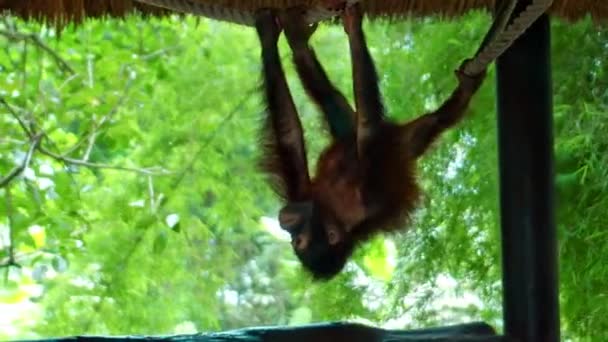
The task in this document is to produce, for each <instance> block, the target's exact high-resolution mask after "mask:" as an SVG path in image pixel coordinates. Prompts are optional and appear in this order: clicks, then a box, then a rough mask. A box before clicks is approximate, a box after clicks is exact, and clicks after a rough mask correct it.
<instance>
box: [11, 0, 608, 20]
mask: <svg viewBox="0 0 608 342" xmlns="http://www.w3.org/2000/svg"><path fill="white" fill-rule="evenodd" d="M347 1H349V2H352V1H357V0H347ZM495 1H496V0H361V2H362V4H363V7H364V8H365V11H366V13H368V14H369V15H370V16H371V17H393V18H394V17H407V16H410V17H412V16H413V17H420V16H429V15H440V16H444V17H457V16H459V15H462V14H464V13H466V12H467V11H470V10H476V9H484V10H489V9H491V8H494V2H495ZM328 2H336V0H138V1H133V0H0V10H9V11H10V12H11V13H13V14H15V15H18V16H20V17H23V18H28V19H32V18H33V19H40V20H50V21H53V22H59V23H65V22H66V21H74V22H79V21H81V20H82V19H83V18H85V17H102V16H113V17H121V16H124V15H126V14H128V13H132V12H138V13H143V14H147V15H165V14H167V13H170V12H169V11H168V10H165V9H170V10H176V11H178V12H187V13H194V14H198V15H203V16H206V17H210V18H214V19H219V20H226V21H231V22H235V23H241V24H251V21H252V13H253V12H254V11H255V10H256V9H258V8H262V7H272V8H286V7H291V6H297V5H305V6H307V7H308V8H310V9H311V11H310V17H311V18H312V19H313V20H321V19H325V18H328V17H331V16H332V15H333V14H335V13H332V12H331V11H328V10H326V8H327V6H326V4H327V3H328ZM156 6H158V7H156ZM163 8H164V9H163ZM550 12H551V14H552V15H554V16H557V17H560V18H562V19H566V20H568V21H575V20H578V19H581V18H583V17H585V16H587V15H589V16H591V17H592V18H593V20H594V21H595V22H597V23H603V24H606V23H608V0H554V3H553V5H552V7H551V11H550Z"/></svg>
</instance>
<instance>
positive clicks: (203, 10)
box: [136, 0, 553, 75]
mask: <svg viewBox="0 0 608 342" xmlns="http://www.w3.org/2000/svg"><path fill="white" fill-rule="evenodd" d="M136 1H139V2H142V3H146V4H149V5H153V6H157V7H164V8H167V9H170V10H174V11H178V12H184V13H191V14H195V15H202V16H205V17H208V18H211V19H215V20H222V21H228V22H232V23H236V24H241V25H248V26H252V25H254V20H255V18H254V15H255V13H253V11H248V10H244V9H239V8H234V7H226V6H222V5H217V4H212V3H209V2H199V1H196V0H136ZM359 1H360V0H347V1H346V2H347V3H348V4H353V3H356V2H359ZM516 2H517V0H512V3H511V4H509V6H510V7H509V8H508V9H507V10H506V11H505V12H504V13H503V17H501V18H497V20H499V21H500V22H499V23H498V27H497V29H496V32H494V33H493V37H490V38H489V41H488V43H487V45H486V46H484V47H483V48H482V49H481V51H479V53H477V55H476V56H475V57H474V58H472V59H471V61H469V63H467V65H466V66H465V69H464V72H465V73H466V74H467V75H477V74H479V73H480V72H482V71H483V70H484V69H486V68H487V66H488V65H489V64H490V63H491V62H492V61H493V60H495V59H496V58H498V57H499V56H500V55H501V54H502V53H503V52H504V51H505V50H506V49H507V48H509V46H511V44H513V42H514V41H515V40H516V39H517V38H518V37H519V36H520V35H521V34H522V33H524V31H525V30H526V29H528V27H530V26H531V25H532V24H533V23H534V22H535V21H536V19H538V18H539V17H540V16H541V15H542V14H543V13H545V12H546V11H547V9H549V7H550V6H551V4H552V3H553V0H535V1H534V2H533V3H532V4H530V5H529V6H528V7H526V9H525V10H524V11H523V12H522V13H521V14H520V15H519V16H518V17H517V18H516V19H515V20H514V21H513V23H512V24H511V25H509V26H507V27H506V29H505V26H506V23H507V22H508V20H509V17H510V15H511V13H512V11H513V9H514V7H515V4H516ZM338 14H339V12H336V11H331V10H328V9H326V8H323V7H314V8H310V9H309V11H308V18H307V19H308V22H310V23H313V22H318V21H321V20H324V19H329V18H332V17H334V16H336V15H338Z"/></svg>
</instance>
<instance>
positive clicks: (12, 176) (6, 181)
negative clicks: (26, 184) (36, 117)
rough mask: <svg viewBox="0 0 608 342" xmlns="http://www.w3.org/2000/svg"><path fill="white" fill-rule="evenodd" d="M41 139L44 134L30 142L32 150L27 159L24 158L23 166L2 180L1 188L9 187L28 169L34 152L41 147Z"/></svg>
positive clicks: (36, 136)
mask: <svg viewBox="0 0 608 342" xmlns="http://www.w3.org/2000/svg"><path fill="white" fill-rule="evenodd" d="M41 139H42V134H37V135H35V136H34V137H32V139H31V142H30V148H29V149H28V151H27V154H26V155H25V158H23V162H21V165H18V166H16V167H15V168H14V169H12V170H11V172H9V173H8V175H6V176H5V177H4V178H2V179H0V188H3V187H5V186H7V185H8V184H9V183H10V182H11V181H12V180H13V179H15V178H16V177H17V176H19V175H20V174H21V173H22V172H23V170H25V169H26V168H27V167H28V165H29V164H30V161H31V160H32V155H33V154H34V151H36V149H37V148H39V146H40V140H41Z"/></svg>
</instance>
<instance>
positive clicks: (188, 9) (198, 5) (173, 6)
mask: <svg viewBox="0 0 608 342" xmlns="http://www.w3.org/2000/svg"><path fill="white" fill-rule="evenodd" d="M135 1H137V2H141V3H144V4H148V5H152V6H156V7H162V8H167V9H170V10H172V11H178V12H183V13H189V14H194V15H201V16H204V17H207V18H210V19H214V20H221V21H227V22H231V23H235V24H241V25H246V26H253V25H254V24H255V17H254V15H255V11H254V10H252V9H246V8H236V7H227V6H226V5H221V4H219V5H218V4H212V3H210V2H202V1H200V0H135ZM360 1H361V0H346V3H347V4H349V5H350V4H354V3H357V2H360ZM218 2H220V1H218ZM339 14H340V11H332V10H329V9H327V8H324V7H323V6H316V7H313V8H310V9H309V10H308V13H307V19H306V20H307V21H308V22H309V23H311V24H312V23H315V22H319V21H322V20H326V19H330V18H333V17H335V16H336V15H339Z"/></svg>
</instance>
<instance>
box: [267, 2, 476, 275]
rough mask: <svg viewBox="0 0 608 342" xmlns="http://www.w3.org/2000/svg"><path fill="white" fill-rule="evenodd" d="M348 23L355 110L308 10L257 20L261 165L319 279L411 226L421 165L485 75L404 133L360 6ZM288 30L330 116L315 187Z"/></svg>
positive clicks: (282, 217) (306, 78)
mask: <svg viewBox="0 0 608 342" xmlns="http://www.w3.org/2000/svg"><path fill="white" fill-rule="evenodd" d="M342 19H343V25H344V30H345V31H346V33H347V36H348V41H349V45H350V53H351V59H352V68H353V70H352V71H353V84H354V94H355V110H354V111H353V109H352V108H351V106H350V105H349V103H348V101H347V100H346V98H345V97H344V96H343V95H342V93H340V91H338V90H337V89H336V88H335V87H334V86H333V85H332V84H331V82H330V81H329V79H328V78H327V75H326V74H325V71H324V70H323V68H322V66H321V64H320V63H319V61H318V60H317V58H316V56H315V53H314V51H313V50H312V48H311V47H310V46H309V44H308V40H309V38H310V36H311V35H312V33H313V32H314V30H315V27H311V26H309V25H308V24H306V22H305V21H304V17H303V11H302V10H298V9H291V10H287V11H284V12H281V13H278V14H277V13H275V12H273V11H272V10H262V11H260V12H258V14H257V19H256V29H257V32H258V35H259V39H260V42H261V46H262V62H263V78H264V90H265V98H266V102H267V106H268V117H267V120H266V123H265V126H264V133H265V137H264V147H265V154H264V158H263V161H262V165H263V168H264V170H265V172H267V173H268V175H269V176H270V178H271V181H272V183H273V185H275V189H276V190H277V192H278V194H279V195H280V196H282V197H283V199H284V200H285V201H286V205H285V206H284V207H283V208H282V209H281V211H280V213H279V221H280V224H281V227H282V228H283V229H285V230H287V231H288V232H289V233H290V234H291V237H292V246H293V249H294V251H295V253H296V255H297V256H298V258H299V259H300V261H301V262H302V264H303V265H304V267H305V268H306V269H308V270H309V271H310V272H311V273H312V275H313V276H314V277H315V278H317V279H329V278H332V277H333V276H335V275H336V274H337V273H339V272H340V270H342V268H343V267H344V264H345V263H346V261H347V259H348V257H349V256H350V255H351V254H352V252H353V249H354V247H355V245H356V244H357V243H358V242H361V241H364V240H366V239H368V238H369V237H370V236H371V235H372V234H374V233H378V232H387V231H391V230H396V229H403V228H404V227H405V226H406V224H407V221H408V219H409V216H410V214H411V213H412V211H413V210H414V209H415V206H416V204H417V201H418V199H419V194H420V190H419V187H418V185H417V183H416V177H415V168H416V160H417V159H418V158H419V157H420V156H421V155H423V154H424V152H425V151H426V150H427V149H428V148H429V147H430V146H431V145H432V143H433V142H434V141H435V140H436V139H437V138H438V136H439V135H440V134H441V133H442V132H443V131H445V130H446V129H448V128H450V127H452V126H454V125H455V124H456V123H458V122H459V121H460V120H461V119H462V118H463V116H464V114H465V110H466V108H467V106H468V104H469V101H470V99H471V97H472V96H473V94H474V93H475V92H476V91H477V90H478V89H479V87H480V85H481V83H482V82H483V79H484V78H485V71H484V72H483V73H482V74H480V75H477V76H474V77H471V76H467V75H465V74H464V73H463V71H462V70H463V67H462V66H461V67H460V68H459V69H458V70H457V71H456V76H457V78H458V81H459V84H458V87H457V89H456V90H455V91H454V92H453V93H452V95H451V96H450V97H449V98H448V99H447V100H446V101H445V103H443V105H441V107H440V108H439V109H437V110H436V111H435V112H432V113H429V114H425V115H422V116H420V117H418V118H417V119H414V120H412V121H410V122H407V123H405V124H396V123H393V122H389V121H388V120H387V119H386V118H385V116H384V108H383V104H382V100H381V95H380V91H379V87H378V76H377V75H376V70H375V67H374V63H373V61H372V57H371V55H370V53H369V51H368V48H367V44H366V42H365V36H364V33H363V29H362V26H361V23H362V13H361V10H360V8H359V6H358V5H356V4H355V5H353V6H351V7H348V8H346V9H345V11H344V14H343V18H342ZM282 30H284V32H285V35H286V38H287V41H288V43H289V45H290V47H291V50H292V52H293V61H294V63H295V65H296V69H297V72H298V75H299V77H300V79H301V81H302V83H303V85H304V88H305V89H306V92H307V93H308V95H309V96H310V97H311V98H312V99H313V100H314V102H315V103H316V104H317V105H318V107H319V108H320V109H321V111H322V112H323V114H324V116H325V119H326V121H327V123H328V125H329V131H330V133H331V136H332V142H331V144H330V145H329V146H328V147H327V148H326V149H325V150H324V151H323V152H322V154H321V156H320V157H319V160H318V165H317V170H316V174H315V176H314V177H313V178H312V179H311V177H310V175H309V173H308V165H307V161H306V149H305V145H304V138H303V132H302V125H301V123H300V120H299V118H298V113H297V112H296V108H295V105H294V102H293V99H292V96H291V93H290V91H289V88H288V85H287V81H286V78H285V74H284V72H283V69H282V66H281V61H280V59H279V51H278V47H277V41H278V38H279V35H280V33H281V31H282ZM463 65H464V63H463Z"/></svg>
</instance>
